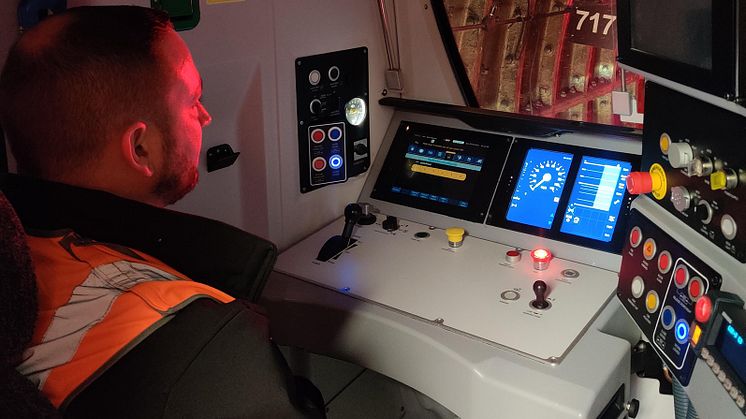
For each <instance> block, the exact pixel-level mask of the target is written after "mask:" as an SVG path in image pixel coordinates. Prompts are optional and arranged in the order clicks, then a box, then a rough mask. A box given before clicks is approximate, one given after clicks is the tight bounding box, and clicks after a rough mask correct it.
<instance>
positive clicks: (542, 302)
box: [531, 280, 549, 310]
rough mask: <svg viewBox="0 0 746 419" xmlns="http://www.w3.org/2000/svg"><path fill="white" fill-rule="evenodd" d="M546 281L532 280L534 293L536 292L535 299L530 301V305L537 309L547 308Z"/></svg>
mask: <svg viewBox="0 0 746 419" xmlns="http://www.w3.org/2000/svg"><path fill="white" fill-rule="evenodd" d="M547 289H548V288H547V283H546V282H544V281H542V280H538V281H536V282H534V294H536V299H535V300H534V301H531V307H533V308H536V309H539V310H546V309H547V308H549V301H547Z"/></svg>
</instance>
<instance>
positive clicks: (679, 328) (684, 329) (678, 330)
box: [674, 319, 689, 344]
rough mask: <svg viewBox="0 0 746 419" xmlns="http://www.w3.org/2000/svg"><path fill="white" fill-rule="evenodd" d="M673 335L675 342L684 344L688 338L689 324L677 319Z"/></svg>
mask: <svg viewBox="0 0 746 419" xmlns="http://www.w3.org/2000/svg"><path fill="white" fill-rule="evenodd" d="M674 333H675V334H676V341H677V342H679V343H681V344H684V343H686V341H687V338H688V337H689V324H688V323H687V322H686V320H684V319H679V320H678V321H677V322H676V326H675V327H674Z"/></svg>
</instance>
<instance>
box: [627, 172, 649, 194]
mask: <svg viewBox="0 0 746 419" xmlns="http://www.w3.org/2000/svg"><path fill="white" fill-rule="evenodd" d="M627 190H628V191H629V193H631V194H632V195H641V194H644V193H649V192H652V191H653V177H652V176H651V175H650V172H632V173H630V174H629V176H627Z"/></svg>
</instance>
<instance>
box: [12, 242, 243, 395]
mask: <svg viewBox="0 0 746 419" xmlns="http://www.w3.org/2000/svg"><path fill="white" fill-rule="evenodd" d="M28 241H29V248H30V249H31V254H32V259H33V261H34V265H35V271H36V276H37V284H38V288H39V317H38V319H37V323H36V328H35V331H34V337H33V339H32V342H31V346H30V347H29V350H28V351H27V355H30V356H29V357H28V358H27V359H25V360H24V362H23V363H21V365H20V366H19V367H18V370H19V371H20V372H21V373H23V374H24V375H26V376H27V377H28V378H29V379H31V380H32V381H34V382H35V383H37V384H38V387H39V389H40V390H41V391H42V392H43V393H44V394H45V395H46V396H47V397H48V398H49V399H50V401H51V402H52V404H53V405H55V406H57V407H60V406H61V405H63V404H64V402H65V401H66V400H67V399H68V398H69V396H71V395H73V394H74V393H75V392H76V390H77V389H78V388H79V387H80V386H81V385H83V384H85V383H86V382H88V381H89V380H90V379H92V378H95V376H97V375H98V374H100V373H101V372H103V370H105V368H106V367H107V366H108V365H110V364H112V363H113V362H114V361H116V360H117V359H119V358H120V357H121V356H123V355H124V354H125V353H126V352H127V351H128V350H129V349H131V348H132V347H133V346H134V345H136V344H137V343H139V342H140V341H141V340H142V339H144V338H145V337H146V336H147V335H148V334H150V333H151V332H152V331H154V330H156V329H157V328H158V327H160V326H161V325H163V324H165V322H166V321H168V320H170V318H171V317H172V314H173V313H175V312H176V311H178V310H180V309H181V308H183V307H184V306H186V305H187V304H188V303H190V302H191V301H193V300H194V299H195V298H201V297H208V298H213V299H215V300H218V301H222V302H230V301H232V300H233V298H232V297H230V296H228V295H227V294H225V293H223V292H221V291H218V290H216V289H214V288H212V287H210V286H207V285H205V284H201V283H198V282H194V281H191V280H189V279H188V278H186V277H185V276H183V275H181V274H179V273H178V272H176V271H174V270H173V269H171V268H170V267H168V266H167V265H165V264H163V263H162V262H160V261H158V260H156V259H154V258H152V257H149V256H147V255H145V254H142V253H139V252H136V251H133V250H131V249H127V248H123V247H116V246H110V245H106V244H102V243H96V242H91V241H89V240H84V239H81V238H80V237H79V236H77V235H76V234H75V233H72V232H65V234H64V235H62V236H61V235H56V236H55V237H36V236H29V237H28Z"/></svg>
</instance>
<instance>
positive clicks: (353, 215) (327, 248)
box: [316, 204, 363, 262]
mask: <svg viewBox="0 0 746 419" xmlns="http://www.w3.org/2000/svg"><path fill="white" fill-rule="evenodd" d="M362 214H363V209H362V208H360V205H358V204H348V205H347V206H346V207H345V226H344V229H343V230H342V235H341V236H332V237H330V238H329V240H327V241H326V243H324V245H323V246H322V247H321V250H319V255H318V256H316V260H320V261H322V262H326V261H327V260H329V259H331V258H333V257H334V256H337V255H338V254H340V253H342V252H343V251H344V250H345V249H347V248H348V247H349V246H350V245H352V244H353V243H355V242H356V241H357V240H355V239H353V238H352V230H353V229H354V228H355V224H357V221H358V220H359V219H360V216H361V215H362Z"/></svg>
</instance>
